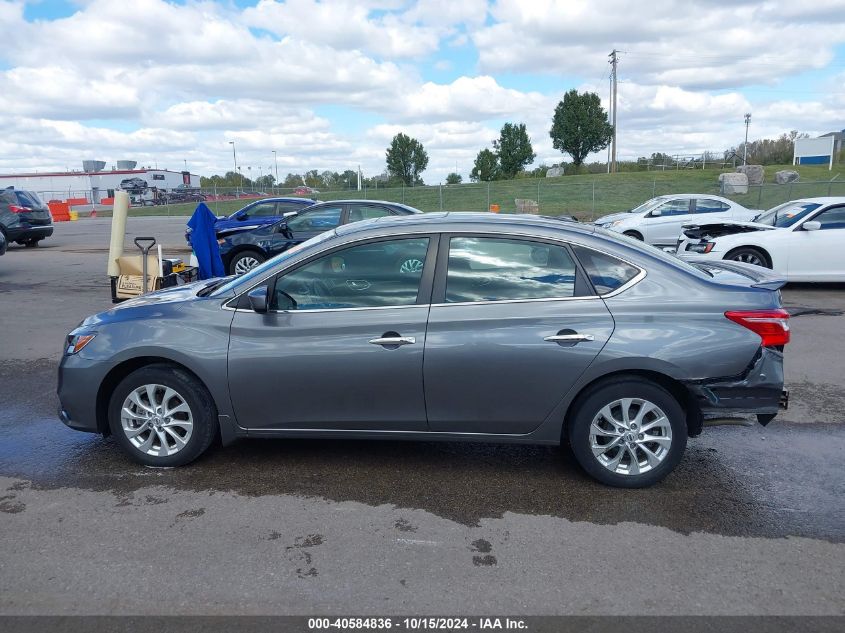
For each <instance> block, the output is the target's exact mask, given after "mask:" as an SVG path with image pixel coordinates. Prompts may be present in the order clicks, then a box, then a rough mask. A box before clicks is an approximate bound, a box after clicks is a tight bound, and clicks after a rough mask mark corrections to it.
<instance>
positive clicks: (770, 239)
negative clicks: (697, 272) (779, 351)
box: [677, 197, 845, 281]
mask: <svg viewBox="0 0 845 633" xmlns="http://www.w3.org/2000/svg"><path fill="white" fill-rule="evenodd" d="M677 254H678V256H679V257H681V258H683V259H693V258H694V259H696V260H697V261H700V262H703V261H706V260H708V259H712V260H716V259H729V260H734V261H738V262H745V263H748V264H756V265H757V266H765V267H766V268H771V269H773V270H775V271H776V272H778V273H780V274H782V275H784V276H785V277H786V279H787V280H788V281H845V197H832V198H806V199H803V200H793V201H792V202H787V203H785V204H782V205H779V206H777V207H774V208H772V209H769V210H768V211H766V212H765V213H763V214H761V215H760V216H759V217H758V218H757V219H756V220H755V221H754V222H721V223H709V224H700V225H688V226H686V227H684V232H683V234H682V235H681V237H680V239H679V243H678V247H677Z"/></svg>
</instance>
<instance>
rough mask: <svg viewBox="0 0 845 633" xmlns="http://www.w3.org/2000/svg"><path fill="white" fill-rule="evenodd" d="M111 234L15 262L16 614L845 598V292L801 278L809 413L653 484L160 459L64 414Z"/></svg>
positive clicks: (542, 609) (343, 451) (403, 455)
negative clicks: (84, 429)
mask: <svg viewBox="0 0 845 633" xmlns="http://www.w3.org/2000/svg"><path fill="white" fill-rule="evenodd" d="M139 220H142V219H140V218H139ZM144 220H146V219H144ZM153 222H154V220H150V224H148V225H141V227H140V229H139V230H143V229H150V228H153V227H155V228H156V229H157V230H160V231H168V233H167V235H168V239H167V240H165V241H166V242H167V241H171V242H175V241H176V239H175V238H173V237H172V235H171V233H173V232H174V231H176V230H178V227H175V228H174V227H170V226H169V225H167V224H166V223H159V224H153ZM65 227H67V228H65ZM97 231H100V233H102V229H101V228H98V227H97V226H96V225H93V224H91V225H85V224H83V222H82V221H80V222H78V223H73V224H67V225H59V226H58V227H57V235H56V239H55V243H54V244H53V245H52V246H51V247H50V248H45V249H17V248H13V249H10V252H9V254H8V255H6V256H4V257H2V258H0V322H2V323H4V324H6V325H5V326H4V328H3V329H2V333H0V349H3V350H4V351H5V352H6V353H4V355H3V359H4V360H2V361H0V546H2V551H3V552H4V556H3V561H2V563H1V564H0V613H54V614H62V613H127V612H128V613H155V614H169V613H324V612H331V613H345V614H349V613H357V614H372V613H444V612H449V611H453V612H461V613H547V614H553V613H578V614H600V613H630V614H658V613H731V614H738V613H750V614H762V613H767V614H843V613H845V603H843V601H842V599H841V596H842V594H843V590H845V571H843V570H845V544H843V543H845V501H843V500H845V467H843V464H845V386H843V384H845V361H843V357H845V355H843V352H845V342H843V340H842V339H841V335H840V334H839V333H840V332H841V331H842V326H843V325H845V317H843V316H842V315H843V311H845V288H843V287H837V286H824V287H815V286H798V287H794V288H787V289H786V290H785V292H784V300H785V303H786V305H787V306H788V307H789V309H790V310H791V311H792V312H793V314H794V315H795V316H794V318H793V320H792V326H793V337H794V338H793V344H792V345H791V346H790V348H789V349H788V354H787V380H788V382H789V385H788V386H789V387H790V389H791V390H792V406H791V408H790V411H789V412H787V413H786V414H784V415H782V416H779V417H778V418H777V419H776V420H775V421H774V422H772V424H771V425H769V427H767V428H763V427H760V426H752V427H719V428H710V429H705V431H704V434H703V435H702V436H701V437H699V438H695V439H692V440H690V442H689V444H688V448H687V452H686V455H685V457H684V460H683V461H682V463H681V464H680V466H679V467H678V469H677V470H676V471H675V472H674V473H673V474H672V475H670V476H669V477H668V478H667V479H666V480H665V482H663V483H662V484H660V485H658V486H655V487H653V488H650V489H646V490H633V491H623V490H615V489H610V488H605V487H602V486H600V485H598V484H596V483H594V482H593V481H592V480H590V479H588V478H587V477H586V475H584V474H583V473H582V472H581V471H580V470H579V469H578V468H577V466H576V465H575V463H574V460H573V459H572V458H571V456H570V455H569V454H568V452H567V451H566V450H565V449H562V448H556V447H555V448H550V447H526V446H502V445H493V444H482V443H478V444H463V443H436V442H430V443H429V442H425V443H402V442H387V441H384V442H363V441H313V440H279V441H267V440H262V441H259V440H251V441H248V440H244V441H240V442H237V443H235V444H234V445H231V446H228V447H225V448H223V447H215V448H213V449H212V450H211V451H210V453H209V454H208V455H206V456H204V457H203V458H201V459H200V460H198V461H197V462H196V463H195V464H194V465H192V466H190V467H187V468H180V469H150V468H144V467H141V466H138V465H136V464H134V463H133V462H130V461H128V460H127V459H126V458H124V457H123V455H122V454H121V452H120V451H119V448H118V446H117V444H116V442H114V441H113V440H110V439H103V438H101V437H99V436H95V435H89V434H84V433H78V432H75V431H72V430H69V429H67V428H65V427H64V426H63V425H61V423H59V422H58V421H57V420H56V418H55V410H56V405H57V401H56V397H55V371H56V363H57V360H58V359H57V352H58V350H59V349H60V347H61V341H62V337H63V336H64V334H65V332H66V331H67V330H68V329H70V328H72V327H73V326H74V325H75V324H76V322H78V321H79V319H81V318H82V317H83V316H85V315H86V314H88V313H90V312H93V311H96V310H99V309H103V308H104V307H107V306H108V301H107V293H108V290H107V286H106V285H105V283H104V281H103V279H104V275H103V272H101V268H104V261H103V259H104V256H103V252H100V250H99V247H98V246H97V243H96V242H95V240H93V238H92V237H91V235H92V234H97ZM177 237H178V236H177ZM60 270H61V271H63V272H62V273H61V274H59V273H58V272H57V271H60ZM68 279H70V280H71V281H72V283H71V284H70V285H71V287H67V284H66V283H64V281H62V280H68ZM12 323H13V324H15V328H14V329H12V328H10V327H9V324H12ZM9 352H11V353H9ZM620 587H623V588H624V590H620V589H619V588H620Z"/></svg>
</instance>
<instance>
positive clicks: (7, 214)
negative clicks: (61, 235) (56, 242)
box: [0, 187, 53, 246]
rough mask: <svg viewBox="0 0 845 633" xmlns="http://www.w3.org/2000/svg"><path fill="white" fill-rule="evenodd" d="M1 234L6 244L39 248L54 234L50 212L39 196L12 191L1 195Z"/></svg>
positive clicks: (1, 192)
mask: <svg viewBox="0 0 845 633" xmlns="http://www.w3.org/2000/svg"><path fill="white" fill-rule="evenodd" d="M0 232H2V233H3V235H4V236H5V237H6V242H7V243H8V242H17V243H18V244H23V245H24V246H38V242H40V241H41V240H43V239H44V238H45V237H50V236H51V235H52V234H53V216H52V215H50V208H49V207H48V206H47V205H46V204H44V202H42V200H41V198H39V197H38V194H36V193H34V192H32V191H25V190H23V189H15V188H14V187H8V188H6V189H3V190H1V191H0Z"/></svg>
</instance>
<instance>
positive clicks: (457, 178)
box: [446, 172, 463, 185]
mask: <svg viewBox="0 0 845 633" xmlns="http://www.w3.org/2000/svg"><path fill="white" fill-rule="evenodd" d="M462 180H463V178H461V175H460V174H456V173H455V172H452V173H451V174H449V175H448V176H446V184H447V185H459V184H461V181H462Z"/></svg>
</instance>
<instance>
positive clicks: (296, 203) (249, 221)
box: [185, 198, 317, 244]
mask: <svg viewBox="0 0 845 633" xmlns="http://www.w3.org/2000/svg"><path fill="white" fill-rule="evenodd" d="M316 202H317V201H316V200H311V199H309V198H263V199H261V200H256V201H255V202H251V203H250V204H248V205H246V206H245V207H243V208H242V209H238V210H237V211H235V212H234V213H233V214H231V215H229V216H224V217H221V218H219V219H218V220H217V222H216V223H215V224H214V231H215V233H216V234H217V237H219V238H222V237H225V236H227V235H232V234H234V233H240V232H243V231H251V230H253V229H257V228H259V227H261V226H267V225H269V224H275V223H276V222H278V221H279V220H281V219H282V218H284V217H285V215H286V214H288V213H293V212H296V211H302V210H303V209H305V208H307V207H310V206H311V205H312V204H314V203H316ZM185 241H186V242H188V244H190V243H191V229H190V228H187V229H186V230H185Z"/></svg>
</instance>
